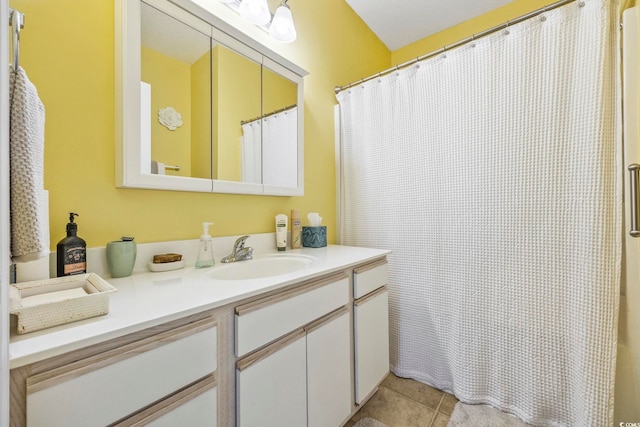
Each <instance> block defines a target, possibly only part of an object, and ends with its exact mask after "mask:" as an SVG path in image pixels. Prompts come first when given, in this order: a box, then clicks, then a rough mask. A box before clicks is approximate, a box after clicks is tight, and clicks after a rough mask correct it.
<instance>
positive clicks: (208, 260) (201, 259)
mask: <svg viewBox="0 0 640 427" xmlns="http://www.w3.org/2000/svg"><path fill="white" fill-rule="evenodd" d="M210 225H213V223H212V222H203V223H202V236H200V247H199V248H198V259H197V261H196V268H207V267H213V265H214V264H215V260H214V259H213V242H212V240H211V236H210V235H209V226H210Z"/></svg>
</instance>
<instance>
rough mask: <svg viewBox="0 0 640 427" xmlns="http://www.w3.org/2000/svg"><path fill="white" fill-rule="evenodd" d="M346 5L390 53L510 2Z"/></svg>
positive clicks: (424, 0)
mask: <svg viewBox="0 0 640 427" xmlns="http://www.w3.org/2000/svg"><path fill="white" fill-rule="evenodd" d="M345 1H346V2H347V4H349V6H351V8H352V9H353V10H354V11H355V12H356V13H357V14H358V15H359V16H360V18H362V20H363V21H364V22H365V23H366V24H367V25H368V26H369V28H371V30H372V31H373V32H374V33H376V35H377V36H378V38H380V40H382V42H383V43H384V44H385V45H386V46H387V48H389V50H392V51H393V50H396V49H399V48H401V47H403V46H406V45H408V44H411V43H413V42H415V41H418V40H420V39H423V38H425V37H427V36H429V35H431V34H434V33H437V32H439V31H442V30H444V29H447V28H449V27H452V26H454V25H456V24H459V23H461V22H464V21H466V20H468V19H471V18H474V17H476V16H479V15H482V14H483V13H486V12H489V11H490V10H493V9H495V8H497V7H500V6H503V5H505V4H507V3H511V1H513V0H472V1H469V0H402V1H393V0H345Z"/></svg>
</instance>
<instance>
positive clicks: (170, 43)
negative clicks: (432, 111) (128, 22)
mask: <svg viewBox="0 0 640 427" xmlns="http://www.w3.org/2000/svg"><path fill="white" fill-rule="evenodd" d="M194 22H196V21H193V22H192V21H191V20H189V24H190V25H188V24H187V23H185V22H182V21H181V20H179V19H176V18H174V17H172V16H170V15H168V14H166V13H164V12H163V11H160V10H158V9H157V8H155V7H153V6H151V5H148V4H146V3H144V2H142V3H141V48H140V59H141V61H140V63H141V70H140V79H141V94H142V98H141V101H142V102H141V121H142V129H141V131H142V139H143V142H142V151H143V152H146V153H145V158H146V156H150V157H149V158H150V163H151V164H150V170H149V172H150V173H151V174H158V175H176V176H181V177H193V178H205V179H214V180H221V181H232V182H244V183H254V184H268V185H273V186H279V187H294V188H295V187H297V186H298V112H297V106H296V104H297V100H298V95H299V94H298V84H297V83H296V82H294V81H292V80H290V79H288V78H286V77H284V76H282V75H281V74H279V73H277V72H275V71H273V70H271V69H269V68H267V67H265V66H263V65H261V64H260V63H258V62H256V61H255V60H254V59H255V58H254V59H251V58H248V57H247V56H244V55H241V54H239V53H238V52H237V51H235V50H233V49H231V48H229V47H228V46H225V45H223V44H221V43H219V42H217V41H216V40H214V39H212V38H211V37H210V36H209V35H208V33H207V30H208V29H209V31H210V27H209V26H208V25H207V24H206V23H205V22H204V21H202V25H201V26H199V25H197V23H195V24H194ZM196 27H197V28H196ZM145 135H147V137H145ZM143 173H144V171H143Z"/></svg>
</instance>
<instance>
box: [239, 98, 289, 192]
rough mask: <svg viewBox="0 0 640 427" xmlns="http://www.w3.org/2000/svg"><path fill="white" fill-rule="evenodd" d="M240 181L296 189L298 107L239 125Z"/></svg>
mask: <svg viewBox="0 0 640 427" xmlns="http://www.w3.org/2000/svg"><path fill="white" fill-rule="evenodd" d="M242 181H243V182H258V183H260V182H261V183H263V184H267V185H275V186H282V187H295V186H297V185H298V107H293V108H290V109H288V110H285V111H281V112H279V113H276V114H271V115H269V116H267V117H263V118H261V119H257V120H254V121H252V122H248V123H245V124H243V125H242Z"/></svg>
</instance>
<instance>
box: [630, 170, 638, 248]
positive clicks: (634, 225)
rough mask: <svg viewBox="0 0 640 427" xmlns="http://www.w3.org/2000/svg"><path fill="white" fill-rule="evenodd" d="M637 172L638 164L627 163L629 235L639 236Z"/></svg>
mask: <svg viewBox="0 0 640 427" xmlns="http://www.w3.org/2000/svg"><path fill="white" fill-rule="evenodd" d="M638 172H640V165H639V164H637V163H632V164H630V165H629V194H630V201H629V211H630V212H631V230H630V231H629V234H630V235H631V237H640V230H639V229H638V228H640V227H639V225H638V213H639V208H640V206H639V205H638Z"/></svg>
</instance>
